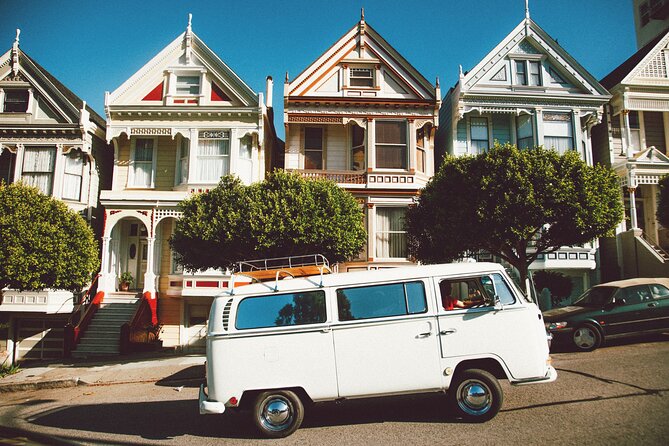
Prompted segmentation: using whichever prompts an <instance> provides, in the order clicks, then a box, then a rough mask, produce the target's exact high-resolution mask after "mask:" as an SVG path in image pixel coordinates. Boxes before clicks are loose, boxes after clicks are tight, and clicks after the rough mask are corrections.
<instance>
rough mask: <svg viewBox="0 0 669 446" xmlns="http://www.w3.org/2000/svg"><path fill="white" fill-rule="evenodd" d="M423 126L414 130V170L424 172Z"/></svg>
mask: <svg viewBox="0 0 669 446" xmlns="http://www.w3.org/2000/svg"><path fill="white" fill-rule="evenodd" d="M425 162H426V158H425V128H424V127H423V128H420V129H418V130H417V131H416V170H417V171H418V172H421V173H425Z"/></svg>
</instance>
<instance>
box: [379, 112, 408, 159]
mask: <svg viewBox="0 0 669 446" xmlns="http://www.w3.org/2000/svg"><path fill="white" fill-rule="evenodd" d="M375 129H376V146H375V147H376V167H377V168H380V169H406V168H407V125H406V121H376V125H375Z"/></svg>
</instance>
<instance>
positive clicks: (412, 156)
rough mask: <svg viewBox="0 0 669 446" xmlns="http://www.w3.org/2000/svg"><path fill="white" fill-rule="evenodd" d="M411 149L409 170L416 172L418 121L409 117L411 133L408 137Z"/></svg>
mask: <svg viewBox="0 0 669 446" xmlns="http://www.w3.org/2000/svg"><path fill="white" fill-rule="evenodd" d="M407 143H408V145H407V148H408V151H409V165H408V166H407V167H408V168H409V169H408V170H409V172H416V121H415V120H413V119H409V135H408V138H407Z"/></svg>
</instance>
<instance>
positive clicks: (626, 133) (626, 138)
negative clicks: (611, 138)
mask: <svg viewBox="0 0 669 446" xmlns="http://www.w3.org/2000/svg"><path fill="white" fill-rule="evenodd" d="M621 114H622V118H623V122H622V124H623V149H624V151H625V154H626V155H627V158H632V135H631V133H630V116H629V115H630V111H629V110H623V111H622V112H621Z"/></svg>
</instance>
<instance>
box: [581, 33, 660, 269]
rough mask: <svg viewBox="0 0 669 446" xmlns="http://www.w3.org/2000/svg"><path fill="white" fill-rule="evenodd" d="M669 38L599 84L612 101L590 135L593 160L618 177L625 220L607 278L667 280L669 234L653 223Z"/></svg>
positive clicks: (610, 247)
mask: <svg viewBox="0 0 669 446" xmlns="http://www.w3.org/2000/svg"><path fill="white" fill-rule="evenodd" d="M667 66H669V32H667V31H665V32H663V33H661V34H659V35H658V36H657V37H656V38H655V39H653V40H651V41H650V42H649V43H648V44H646V45H645V46H644V47H643V48H641V49H640V50H639V51H637V52H636V53H635V54H633V55H632V56H631V57H630V58H629V59H627V60H626V61H625V62H623V63H622V64H621V65H620V66H619V67H617V68H616V69H615V70H613V71H612V72H611V73H610V74H608V75H607V76H606V77H604V78H603V79H602V80H601V83H602V85H604V86H605V87H606V88H608V89H609V91H610V92H611V94H612V95H613V98H612V99H611V102H610V104H608V105H607V106H606V108H605V111H606V112H605V116H604V120H603V122H602V124H601V125H599V126H597V127H596V128H595V132H594V133H593V141H594V142H593V148H594V150H595V159H596V161H597V162H601V163H602V164H604V165H607V166H611V167H612V168H613V169H614V170H615V172H616V173H617V174H618V176H619V177H620V184H621V188H622V190H621V199H623V200H624V203H625V217H626V218H625V220H624V221H623V222H622V224H621V225H620V226H619V227H618V230H617V234H616V237H615V239H613V238H610V239H604V240H602V242H601V243H602V248H607V249H606V251H605V253H604V254H605V255H604V254H603V256H604V259H605V260H607V261H608V262H607V270H606V278H608V279H616V278H619V277H623V278H629V277H667V276H669V255H668V254H667V251H669V228H664V227H662V226H661V225H660V223H659V222H658V221H657V219H656V217H655V214H656V212H657V204H658V203H657V201H658V200H657V194H658V192H659V189H658V182H659V180H660V178H662V177H663V176H664V175H669V70H668V69H667Z"/></svg>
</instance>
